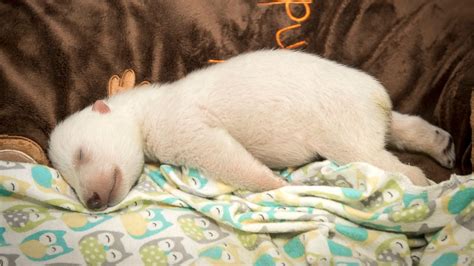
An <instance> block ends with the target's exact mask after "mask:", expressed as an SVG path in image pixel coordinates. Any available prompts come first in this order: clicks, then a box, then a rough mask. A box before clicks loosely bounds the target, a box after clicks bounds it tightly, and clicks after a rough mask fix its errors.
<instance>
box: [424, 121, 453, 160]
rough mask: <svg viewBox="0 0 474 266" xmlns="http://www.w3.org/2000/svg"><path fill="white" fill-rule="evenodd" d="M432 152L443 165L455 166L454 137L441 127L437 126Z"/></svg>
mask: <svg viewBox="0 0 474 266" xmlns="http://www.w3.org/2000/svg"><path fill="white" fill-rule="evenodd" d="M430 154H431V156H432V157H433V158H434V159H435V160H436V161H438V162H439V163H440V164H441V165H442V166H444V167H446V168H453V167H454V163H455V156H456V155H455V151H454V141H453V137H451V135H450V134H449V133H448V132H446V131H444V130H442V129H441V128H436V130H435V132H434V138H433V143H432V152H431V153H430Z"/></svg>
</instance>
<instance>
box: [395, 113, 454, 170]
mask: <svg viewBox="0 0 474 266" xmlns="http://www.w3.org/2000/svg"><path fill="white" fill-rule="evenodd" d="M388 133H389V134H388V143H389V145H392V146H394V147H395V148H398V149H402V150H403V149H406V150H409V151H416V152H423V153H426V154H428V155H430V156H431V157H433V158H434V159H435V160H436V161H438V162H439V163H440V164H441V165H442V166H444V167H447V168H452V167H453V166H454V162H455V153H454V143H453V138H452V137H451V135H450V134H449V133H448V132H446V131H444V130H443V129H441V128H439V127H436V126H433V125H431V124H430V123H428V122H426V121H425V120H423V119H422V118H420V117H417V116H410V115H405V114H400V113H397V112H392V123H391V126H390V129H389V132H388Z"/></svg>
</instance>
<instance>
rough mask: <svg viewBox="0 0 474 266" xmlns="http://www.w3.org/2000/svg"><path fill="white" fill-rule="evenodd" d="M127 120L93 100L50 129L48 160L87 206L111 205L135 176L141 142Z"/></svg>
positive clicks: (139, 166) (140, 159)
mask: <svg viewBox="0 0 474 266" xmlns="http://www.w3.org/2000/svg"><path fill="white" fill-rule="evenodd" d="M132 120H133V119H132V118H131V117H130V116H127V115H126V114H124V113H120V112H118V111H116V112H114V110H113V108H111V107H109V106H108V105H107V103H106V102H105V101H102V100H98V101H96V102H95V103H94V104H93V105H92V106H89V107H86V108H85V109H84V110H82V111H80V112H78V113H75V114H73V115H71V116H70V117H68V118H67V119H66V120H64V121H63V122H61V123H59V124H58V125H57V126H56V128H55V129H54V130H53V132H52V133H51V137H50V141H49V157H50V159H51V162H52V163H53V166H54V167H55V168H56V169H58V170H59V172H61V174H62V176H63V177H64V179H65V180H66V181H67V182H68V183H69V185H70V186H71V187H72V188H73V189H74V190H75V191H76V193H77V196H78V197H79V199H80V200H81V202H82V203H83V204H84V205H85V206H87V207H88V208H89V209H93V210H103V209H105V208H107V206H114V205H116V204H117V203H119V202H120V201H122V200H123V199H124V198H125V196H126V195H127V193H128V192H129V191H130V189H131V187H132V186H133V184H134V183H135V182H136V180H137V179H138V177H139V176H140V173H141V171H142V169H143V164H144V154H143V143H142V137H141V135H140V128H139V125H138V124H137V122H136V121H132Z"/></svg>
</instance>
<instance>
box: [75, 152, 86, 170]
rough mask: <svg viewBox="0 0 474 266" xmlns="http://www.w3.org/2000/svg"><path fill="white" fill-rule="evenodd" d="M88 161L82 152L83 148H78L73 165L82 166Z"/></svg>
mask: <svg viewBox="0 0 474 266" xmlns="http://www.w3.org/2000/svg"><path fill="white" fill-rule="evenodd" d="M87 161H88V156H87V153H86V152H85V151H84V149H83V148H79V150H78V151H77V152H76V155H75V156H74V164H75V165H76V166H79V165H82V164H84V163H86V162H87Z"/></svg>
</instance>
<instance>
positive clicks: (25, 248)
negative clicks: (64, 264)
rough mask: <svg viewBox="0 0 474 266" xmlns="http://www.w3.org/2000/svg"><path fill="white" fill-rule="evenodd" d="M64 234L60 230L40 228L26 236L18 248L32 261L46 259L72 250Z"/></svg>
mask: <svg viewBox="0 0 474 266" xmlns="http://www.w3.org/2000/svg"><path fill="white" fill-rule="evenodd" d="M65 234H66V232H65V231H61V230H42V231H39V232H36V233H34V234H32V235H30V236H28V237H26V238H25V239H24V240H23V241H22V242H21V244H20V246H19V248H20V250H21V251H22V252H23V254H24V255H25V256H26V257H28V258H29V259H30V260H32V261H38V262H39V261H48V260H51V259H54V258H56V257H58V256H62V255H64V254H67V253H69V252H72V251H73V249H72V248H71V247H70V246H69V245H68V244H67V243H66V241H65V239H64V235H65Z"/></svg>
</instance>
